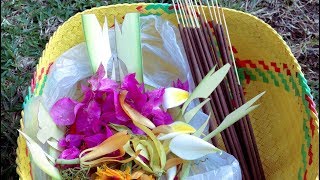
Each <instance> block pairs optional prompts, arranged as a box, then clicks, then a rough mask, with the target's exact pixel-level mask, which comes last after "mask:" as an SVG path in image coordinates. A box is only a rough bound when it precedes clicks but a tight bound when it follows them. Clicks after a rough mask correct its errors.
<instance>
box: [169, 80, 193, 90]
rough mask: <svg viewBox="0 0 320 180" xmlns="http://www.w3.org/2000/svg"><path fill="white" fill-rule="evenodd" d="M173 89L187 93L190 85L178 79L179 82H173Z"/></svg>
mask: <svg viewBox="0 0 320 180" xmlns="http://www.w3.org/2000/svg"><path fill="white" fill-rule="evenodd" d="M172 87H175V88H179V89H183V90H185V91H189V83H188V81H187V80H186V81H185V82H184V83H183V82H182V81H181V80H180V79H178V80H177V82H174V81H173V82H172Z"/></svg>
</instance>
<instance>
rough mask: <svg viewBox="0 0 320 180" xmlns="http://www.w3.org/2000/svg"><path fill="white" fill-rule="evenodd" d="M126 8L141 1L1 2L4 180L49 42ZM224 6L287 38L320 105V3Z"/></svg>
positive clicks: (273, 0)
mask: <svg viewBox="0 0 320 180" xmlns="http://www.w3.org/2000/svg"><path fill="white" fill-rule="evenodd" d="M124 2H129V3H133V2H138V1H133V0H126V1H123V0H117V1H115V0H112V1H101V0H87V1H86V0H77V1H64V0H47V1H45V0H37V1H27V0H19V1H15V0H11V1H9V0H2V1H1V7H2V8H1V39H2V41H1V119H2V121H1V142H2V143H1V161H2V163H1V177H3V178H4V179H17V178H18V177H17V174H16V173H15V168H16V166H15V158H16V154H15V150H16V147H17V144H16V138H17V136H18V133H17V131H16V129H18V128H19V126H20V125H19V120H20V118H21V116H20V111H21V110H22V103H23V97H24V96H25V95H26V90H27V86H28V85H29V83H30V80H31V77H32V72H33V71H34V70H35V65H36V64H37V60H38V58H39V57H40V56H41V52H42V50H43V49H44V48H45V44H46V43H47V41H48V39H49V37H50V36H51V35H52V34H53V32H54V31H55V30H56V29H57V27H58V26H59V25H61V24H62V23H63V22H64V21H65V20H67V19H68V18H69V17H71V16H72V15H74V14H75V13H77V12H81V11H83V10H85V9H90V8H92V7H96V6H102V5H109V4H115V3H124ZM148 2H156V1H155V0H154V1H148ZM157 2H159V1H157ZM221 3H222V4H223V6H225V7H231V8H234V9H239V10H242V11H247V12H250V13H252V14H254V15H256V16H258V17H260V18H261V19H263V20H264V21H266V22H267V23H269V24H270V25H271V26H272V27H274V28H275V29H276V30H277V31H278V32H279V33H280V34H281V35H282V36H283V37H284V39H285V41H286V42H287V43H288V45H289V46H290V47H291V49H292V51H293V53H294V55H295V56H296V58H297V59H298V61H299V62H300V64H301V66H302V69H303V72H304V73H305V74H306V78H307V80H308V84H309V86H310V87H311V89H312V90H313V91H312V94H313V96H314V98H315V101H316V102H318V101H319V94H318V90H319V78H318V75H319V63H318V58H319V49H318V48H319V40H318V39H319V30H318V29H317V28H318V26H319V14H318V11H319V7H318V5H319V1H317V0H309V1H307V0H301V1H290V0H283V1H277V0H251V1H244V0H242V1H240V0H229V1H226V0H225V1H221Z"/></svg>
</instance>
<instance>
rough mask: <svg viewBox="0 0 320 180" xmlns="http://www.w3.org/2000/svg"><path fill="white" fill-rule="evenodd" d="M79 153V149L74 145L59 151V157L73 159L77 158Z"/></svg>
mask: <svg viewBox="0 0 320 180" xmlns="http://www.w3.org/2000/svg"><path fill="white" fill-rule="evenodd" d="M79 154H80V150H79V149H78V148H76V147H71V148H68V149H65V150H63V151H62V152H61V154H60V156H59V158H61V159H75V158H78V157H79Z"/></svg>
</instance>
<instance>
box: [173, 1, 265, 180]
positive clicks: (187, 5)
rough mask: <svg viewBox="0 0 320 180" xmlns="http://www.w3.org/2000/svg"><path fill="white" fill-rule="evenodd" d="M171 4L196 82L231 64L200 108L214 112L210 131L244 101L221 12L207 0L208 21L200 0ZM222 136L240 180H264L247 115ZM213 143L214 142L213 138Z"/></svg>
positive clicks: (214, 4) (215, 4) (221, 10)
mask: <svg viewBox="0 0 320 180" xmlns="http://www.w3.org/2000/svg"><path fill="white" fill-rule="evenodd" d="M173 4H174V7H175V8H174V9H175V13H176V16H177V21H178V27H179V31H180V35H181V39H182V42H183V45H184V49H185V51H186V55H187V59H188V62H189V65H190V69H191V73H192V76H193V79H194V82H195V83H196V85H197V84H199V83H200V81H201V80H202V79H203V78H204V76H205V75H206V74H207V73H208V72H209V71H210V70H211V69H212V68H213V67H214V66H217V68H220V67H222V66H223V65H224V64H226V63H229V64H231V65H232V66H233V68H231V70H230V71H229V73H228V74H227V77H226V78H225V79H224V80H223V81H222V83H221V84H220V85H219V86H218V87H217V88H216V90H215V91H214V92H213V93H212V95H211V99H210V101H209V102H210V103H207V104H206V105H205V106H204V107H203V111H204V112H205V113H207V114H209V113H213V114H214V116H213V117H212V119H211V121H210V129H211V130H213V129H214V128H215V127H216V125H219V124H220V123H221V121H222V120H223V119H224V118H225V117H226V116H227V115H228V114H229V113H231V112H232V111H234V110H235V109H236V108H238V107H240V106H241V105H242V104H244V103H245V99H244V94H243V90H242V87H241V85H240V81H239V78H238V74H237V70H236V65H235V60H234V56H233V53H232V46H231V41H230V37H229V33H228V28H227V24H226V20H225V16H224V12H223V9H222V8H220V7H219V5H218V2H217V0H215V3H214V2H213V0H211V4H210V3H209V2H208V0H206V5H207V8H208V10H209V14H210V19H209V20H208V19H207V17H206V14H205V12H204V7H203V6H202V2H201V0H198V1H197V0H194V1H192V0H176V2H174V0H173ZM221 136H222V139H223V142H224V145H225V147H226V150H227V152H228V153H230V154H232V155H233V156H235V157H236V158H237V159H238V160H239V163H240V167H241V169H242V176H243V179H262V180H263V179H265V176H264V172H263V168H262V164H261V160H260V157H259V153H258V149H257V145H256V141H255V137H254V134H253V130H252V126H251V123H250V119H249V116H246V117H244V118H243V119H242V120H240V121H238V122H237V123H236V124H235V125H234V126H231V127H229V128H227V129H226V130H225V131H223V132H222V133H221ZM212 142H213V144H214V145H216V140H215V139H212Z"/></svg>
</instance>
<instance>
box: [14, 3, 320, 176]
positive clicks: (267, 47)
mask: <svg viewBox="0 0 320 180" xmlns="http://www.w3.org/2000/svg"><path fill="white" fill-rule="evenodd" d="M128 12H139V13H141V15H149V14H155V15H159V16H162V17H163V18H165V19H167V20H169V21H171V22H172V23H174V24H176V23H177V22H176V16H175V13H174V9H173V6H172V5H170V4H119V5H112V6H104V7H99V8H93V9H90V10H86V11H84V12H82V13H78V14H76V15H74V16H73V17H71V18H70V19H69V20H68V21H66V22H65V23H64V24H63V25H62V26H60V27H59V28H58V30H57V31H56V32H55V33H54V34H53V36H52V37H51V38H50V40H49V42H48V44H47V45H46V48H45V50H44V51H43V54H42V57H41V58H40V60H39V64H38V65H37V70H36V72H35V73H34V78H33V79H32V81H31V86H30V88H29V94H28V96H27V97H26V99H25V102H27V101H28V100H29V99H30V98H31V97H33V96H38V95H41V93H42V88H43V87H44V84H45V83H46V75H47V73H48V69H49V67H50V65H51V64H52V63H53V62H54V61H55V60H56V59H57V57H59V56H60V55H61V54H62V53H63V52H65V51H66V50H68V49H69V48H71V47H73V46H75V45H77V44H79V43H81V42H83V41H84V37H83V32H82V27H81V14H84V13H94V14H96V16H97V17H98V19H99V20H100V22H101V23H102V22H103V20H104V16H106V17H107V18H108V22H109V25H110V26H113V24H111V23H112V22H114V21H113V18H114V17H116V18H117V20H118V22H122V20H123V17H124V15H125V14H126V13H128ZM225 16H226V20H227V24H228V28H229V33H230V36H231V41H232V44H233V46H234V49H233V50H234V52H235V57H236V59H237V66H238V72H239V76H240V79H241V83H242V85H243V87H244V92H245V96H246V98H247V99H248V98H252V97H253V96H254V95H256V94H258V93H259V92H262V91H265V90H266V91H267V93H266V94H265V95H264V96H263V97H262V99H261V102H262V105H261V106H260V107H259V108H258V109H257V110H255V111H254V112H253V113H251V114H250V117H251V121H252V126H253V128H254V133H255V137H256V140H257V144H258V149H259V153H260V156H261V159H262V163H263V168H264V171H265V174H266V177H267V179H316V177H317V176H318V164H319V160H318V151H319V149H318V146H319V131H318V117H317V112H316V110H315V104H314V102H313V100H312V96H311V94H310V89H309V87H308V85H307V82H306V79H305V78H304V75H303V73H302V72H301V68H300V66H299V64H298V62H297V60H296V59H295V58H294V57H293V55H292V53H291V51H290V49H289V48H288V46H287V45H286V43H285V42H284V41H283V40H282V38H281V36H279V35H278V34H277V32H276V31H274V30H273V29H272V28H271V27H270V26H269V25H268V24H266V23H264V22H263V21H261V20H259V19H258V18H256V17H254V16H252V15H249V14H246V13H243V12H239V11H235V10H231V9H225ZM261 102H260V103H261ZM22 115H23V112H22ZM21 128H22V129H23V122H22V121H21ZM219 142H220V145H221V147H223V144H221V143H222V141H221V139H220V140H219ZM16 162H17V173H18V174H19V176H20V178H21V179H32V177H31V176H32V175H31V173H30V172H31V171H30V156H29V154H28V150H27V148H26V143H25V140H24V138H22V137H21V136H19V138H18V148H17V159H16Z"/></svg>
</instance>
